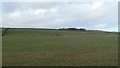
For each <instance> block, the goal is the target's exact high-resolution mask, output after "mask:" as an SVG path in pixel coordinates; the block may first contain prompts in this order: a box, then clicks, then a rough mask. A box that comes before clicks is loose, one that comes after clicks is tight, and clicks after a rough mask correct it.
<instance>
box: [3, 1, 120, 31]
mask: <svg viewBox="0 0 120 68" xmlns="http://www.w3.org/2000/svg"><path fill="white" fill-rule="evenodd" d="M5 1H6V0H5ZM2 16H3V23H2V26H3V27H5V26H6V27H15V28H22V27H23V28H25V27H26V28H62V27H76V28H86V29H98V30H107V31H118V2H105V1H92V2H3V3H2Z"/></svg>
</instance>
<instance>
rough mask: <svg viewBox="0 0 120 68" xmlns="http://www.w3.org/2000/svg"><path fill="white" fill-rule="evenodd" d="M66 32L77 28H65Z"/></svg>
mask: <svg viewBox="0 0 120 68" xmlns="http://www.w3.org/2000/svg"><path fill="white" fill-rule="evenodd" d="M67 30H77V28H67Z"/></svg>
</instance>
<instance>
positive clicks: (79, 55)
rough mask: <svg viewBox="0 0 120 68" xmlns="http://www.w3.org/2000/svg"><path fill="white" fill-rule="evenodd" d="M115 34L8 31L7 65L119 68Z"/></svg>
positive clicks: (5, 58)
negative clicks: (115, 67)
mask: <svg viewBox="0 0 120 68" xmlns="http://www.w3.org/2000/svg"><path fill="white" fill-rule="evenodd" d="M117 61H118V36H117V34H114V33H104V32H80V31H63V30H38V29H37V30H36V29H9V30H8V32H7V34H6V35H5V36H3V65H4V66H117V64H118V63H117Z"/></svg>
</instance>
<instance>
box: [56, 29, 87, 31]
mask: <svg viewBox="0 0 120 68" xmlns="http://www.w3.org/2000/svg"><path fill="white" fill-rule="evenodd" d="M58 30H77V31H87V30H86V29H84V28H80V29H77V28H60V29H58Z"/></svg>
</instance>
